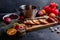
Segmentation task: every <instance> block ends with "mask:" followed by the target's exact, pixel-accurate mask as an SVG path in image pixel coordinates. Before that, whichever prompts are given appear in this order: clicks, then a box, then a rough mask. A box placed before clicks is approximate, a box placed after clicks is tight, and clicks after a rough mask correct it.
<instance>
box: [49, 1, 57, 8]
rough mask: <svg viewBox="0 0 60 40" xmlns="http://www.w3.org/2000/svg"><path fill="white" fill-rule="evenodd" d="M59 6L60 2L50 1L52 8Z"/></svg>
mask: <svg viewBox="0 0 60 40" xmlns="http://www.w3.org/2000/svg"><path fill="white" fill-rule="evenodd" d="M57 6H58V4H57V3H55V2H54V3H50V7H51V8H54V7H57Z"/></svg>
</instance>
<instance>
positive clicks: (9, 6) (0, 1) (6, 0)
mask: <svg viewBox="0 0 60 40" xmlns="http://www.w3.org/2000/svg"><path fill="white" fill-rule="evenodd" d="M50 2H57V3H58V4H60V0H0V13H8V12H16V10H15V9H17V8H18V7H19V6H20V5H22V4H26V5H27V4H28V5H29V4H31V5H35V6H37V7H40V8H43V7H44V6H45V5H48V4H49V3H50Z"/></svg>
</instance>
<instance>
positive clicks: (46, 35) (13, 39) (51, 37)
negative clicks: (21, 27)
mask: <svg viewBox="0 0 60 40" xmlns="http://www.w3.org/2000/svg"><path fill="white" fill-rule="evenodd" d="M55 27H60V25H56V26H54V28H55ZM8 28H9V26H6V27H5V26H4V27H0V40H60V34H57V33H56V31H55V32H51V31H50V30H49V28H46V29H42V30H37V31H33V32H29V33H27V34H26V35H25V36H24V37H20V36H19V35H18V34H16V35H14V36H10V37H9V36H8V35H7V34H6V30H7V29H8Z"/></svg>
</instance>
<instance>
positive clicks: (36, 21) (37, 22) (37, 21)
mask: <svg viewBox="0 0 60 40" xmlns="http://www.w3.org/2000/svg"><path fill="white" fill-rule="evenodd" d="M32 21H33V22H34V23H35V24H38V25H39V24H40V22H39V20H32Z"/></svg>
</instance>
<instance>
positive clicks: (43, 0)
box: [0, 0, 60, 40]
mask: <svg viewBox="0 0 60 40" xmlns="http://www.w3.org/2000/svg"><path fill="white" fill-rule="evenodd" d="M51 2H56V3H58V4H59V6H60V0H0V16H1V14H6V13H11V12H16V10H15V9H18V7H19V6H20V5H22V4H26V5H29V4H31V5H35V6H37V7H40V8H43V7H44V6H45V5H48V4H49V3H51ZM0 18H1V19H2V16H1V17H0ZM8 27H9V26H8ZM55 27H60V25H57V26H55ZM5 29H6V28H4V29H2V31H3V30H5ZM0 31H1V28H0ZM0 34H1V32H0ZM0 40H60V34H57V33H56V32H52V33H51V32H50V30H49V28H47V29H43V30H38V31H34V32H30V33H27V34H26V36H25V37H23V38H21V37H17V36H15V37H12V38H9V37H8V36H6V35H4V34H2V36H1V37H0Z"/></svg>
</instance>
